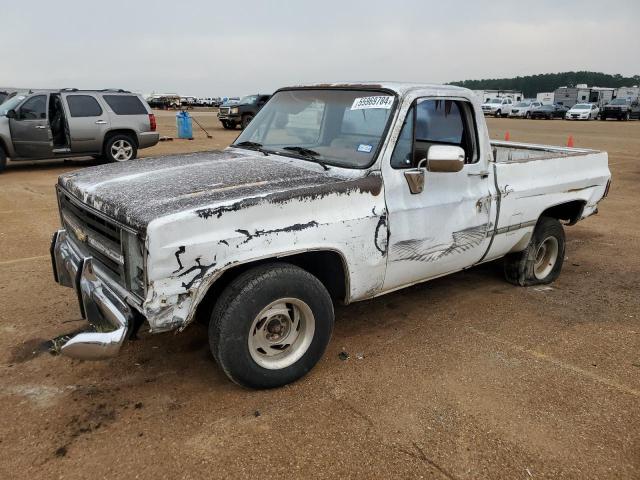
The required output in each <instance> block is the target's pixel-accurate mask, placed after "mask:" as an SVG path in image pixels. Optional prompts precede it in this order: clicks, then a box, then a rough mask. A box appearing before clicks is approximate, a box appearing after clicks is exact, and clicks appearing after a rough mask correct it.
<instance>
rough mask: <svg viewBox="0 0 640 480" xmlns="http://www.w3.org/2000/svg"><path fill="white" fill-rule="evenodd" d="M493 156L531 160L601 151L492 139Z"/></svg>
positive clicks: (509, 160) (503, 159)
mask: <svg viewBox="0 0 640 480" xmlns="http://www.w3.org/2000/svg"><path fill="white" fill-rule="evenodd" d="M491 149H492V151H493V158H494V160H495V161H496V162H497V163H512V162H528V161H531V160H547V159H558V158H561V157H573V156H581V155H587V154H593V153H600V152H598V151H597V150H589V149H586V148H573V147H556V146H551V145H538V144H534V143H518V142H506V141H492V142H491Z"/></svg>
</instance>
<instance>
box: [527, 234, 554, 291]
mask: <svg viewBox="0 0 640 480" xmlns="http://www.w3.org/2000/svg"><path fill="white" fill-rule="evenodd" d="M558 251H559V249H558V239H557V238H556V237H547V238H545V239H544V241H543V242H542V243H541V244H540V245H539V246H538V250H537V251H536V259H535V263H534V266H533V273H534V274H535V276H536V278H537V279H538V280H543V279H545V278H546V277H547V276H548V275H549V274H550V273H551V271H552V270H553V267H554V266H555V264H556V262H557V261H558Z"/></svg>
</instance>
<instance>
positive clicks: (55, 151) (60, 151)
mask: <svg viewBox="0 0 640 480" xmlns="http://www.w3.org/2000/svg"><path fill="white" fill-rule="evenodd" d="M52 152H53V153H71V149H70V148H54V149H53V150H52Z"/></svg>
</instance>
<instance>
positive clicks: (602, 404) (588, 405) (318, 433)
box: [0, 112, 640, 479]
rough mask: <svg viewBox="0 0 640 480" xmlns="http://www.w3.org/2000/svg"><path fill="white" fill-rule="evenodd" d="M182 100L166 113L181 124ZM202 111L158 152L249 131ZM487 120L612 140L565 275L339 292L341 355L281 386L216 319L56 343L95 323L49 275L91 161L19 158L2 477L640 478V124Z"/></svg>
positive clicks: (0, 229)
mask: <svg viewBox="0 0 640 480" xmlns="http://www.w3.org/2000/svg"><path fill="white" fill-rule="evenodd" d="M173 115H174V114H173V113H169V114H160V115H159V116H160V119H159V124H160V128H161V129H162V131H163V133H166V134H168V135H173V134H175V127H174V117H173ZM196 118H198V119H199V120H203V121H204V125H205V128H207V127H211V128H212V130H213V132H212V133H213V137H214V138H213V139H212V140H208V139H206V138H205V137H204V134H202V132H199V131H197V130H195V129H194V132H195V133H196V139H195V140H193V141H186V140H183V141H179V140H175V141H173V142H167V143H162V144H160V145H158V146H157V147H155V148H153V149H150V150H146V151H144V152H142V154H143V155H144V156H149V155H157V154H166V153H174V152H185V151H193V150H208V149H216V148H222V147H224V146H226V145H227V144H228V143H229V142H230V141H232V140H233V138H234V137H235V135H236V134H237V133H238V132H235V133H233V132H226V131H224V130H222V129H221V128H220V127H219V126H218V125H219V124H218V122H217V121H216V120H215V117H214V116H213V114H211V113H208V114H207V113H201V112H198V113H196ZM489 124H490V128H491V132H492V136H493V137H494V138H503V136H504V134H505V131H507V130H508V131H509V132H510V133H511V138H512V140H516V141H519V140H522V141H532V142H540V143H549V144H564V143H565V142H566V140H567V136H568V135H569V134H572V135H573V136H574V138H575V142H576V146H584V147H593V148H597V149H604V150H608V151H609V152H610V157H609V160H610V165H611V169H612V171H613V175H614V183H613V187H612V190H611V193H610V195H609V198H608V199H607V200H606V201H604V202H603V203H602V204H601V209H600V214H599V215H597V216H595V217H593V218H591V219H588V220H587V221H585V222H582V223H580V224H579V225H577V226H574V227H570V228H568V229H567V237H568V246H567V256H568V258H567V260H566V261H565V267H564V271H563V273H562V275H561V276H560V279H559V280H558V281H557V282H556V283H555V284H554V285H553V287H552V288H551V289H538V288H528V289H523V288H516V287H513V286H511V285H509V284H507V283H505V282H504V280H503V278H502V274H501V265H500V264H499V263H494V264H489V265H485V266H481V267H478V268H474V269H472V270H470V271H467V272H464V273H459V274H456V275H453V276H450V277H447V278H443V279H440V280H436V281H433V282H430V283H427V284H423V285H419V286H416V287H413V288H410V289H407V290H404V291H400V292H397V293H394V294H391V295H387V296H384V297H381V298H378V299H376V300H372V301H367V302H363V303H359V304H354V305H352V306H349V307H339V308H338V309H337V324H336V328H335V332H334V336H333V340H332V341H331V344H330V346H329V349H328V351H327V353H326V355H325V357H324V359H323V360H322V361H321V362H320V363H319V364H318V366H317V367H316V368H315V370H314V371H313V372H312V373H311V374H310V375H308V376H307V377H306V378H304V379H303V380H301V381H299V382H297V383H295V384H293V385H290V386H287V387H285V388H281V389H279V390H273V391H249V390H244V389H242V388H239V387H237V386H236V385H234V384H232V383H231V382H229V381H228V380H227V379H226V377H225V376H224V374H223V373H222V372H221V371H220V369H219V368H218V367H217V366H216V364H215V363H214V361H213V360H212V358H211V355H210V353H209V349H208V345H207V337H206V331H205V329H204V328H202V327H199V326H194V327H192V328H189V329H187V330H186V331H185V332H183V333H181V334H177V335H174V334H164V335H159V336H148V335H147V336H146V337H145V338H144V339H143V340H141V341H137V342H132V343H130V344H128V345H126V346H125V348H124V349H123V352H122V354H121V355H120V356H119V357H117V358H115V359H113V360H110V361H107V362H102V363H91V362H80V361H72V360H69V359H66V358H61V357H54V356H52V355H49V354H48V353H46V343H45V342H46V340H47V339H50V338H53V337H55V336H57V335H60V334H63V333H65V332H70V331H73V330H75V329H77V328H79V327H81V326H82V325H83V322H82V321H81V320H80V317H79V311H78V306H77V300H76V297H75V295H74V293H73V292H72V291H71V290H70V289H65V288H62V287H59V286H57V285H55V284H54V282H53V279H52V277H51V267H50V262H49V254H48V248H49V238H50V234H51V233H52V232H53V231H54V230H55V229H56V227H57V226H58V219H57V215H56V207H55V200H54V194H53V184H54V182H55V179H56V177H57V175H59V174H61V173H63V172H66V171H68V170H71V169H74V168H79V167H84V166H86V165H90V164H91V162H86V161H83V162H73V163H62V162H54V163H49V164H39V165H32V166H29V165H17V166H12V167H11V168H9V169H8V170H7V171H6V172H5V173H4V174H2V175H0V244H1V245H2V249H1V250H0V333H1V335H0V410H1V411H2V421H1V422H0V478H6V479H9V478H45V477H46V478H62V477H64V478H88V477H91V478H110V479H111V478H127V479H129V478H138V477H139V478H241V477H261V478H265V477H266V478H277V477H283V476H286V477H291V478H309V477H320V478H360V479H366V478H434V479H471V478H474V479H476V478H490V479H498V478H506V479H529V478H534V479H535V478H554V479H558V478H580V479H585V478H594V479H604V478H629V479H630V478H640V324H639V319H640V296H639V295H638V283H639V282H640V254H639V253H638V252H640V223H639V222H638V215H637V213H636V212H638V211H640V196H639V195H638V191H639V190H638V184H639V183H640V122H627V123H621V122H606V123H604V122H589V123H570V122H565V121H526V120H520V121H517V120H506V119H497V120H494V119H490V120H489ZM196 128H197V127H196ZM132 194H135V192H132ZM343 350H344V351H346V352H348V353H349V354H350V357H349V358H348V359H347V360H341V359H340V357H339V355H338V354H339V353H340V352H341V351H343Z"/></svg>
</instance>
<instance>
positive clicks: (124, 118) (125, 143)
mask: <svg viewBox="0 0 640 480" xmlns="http://www.w3.org/2000/svg"><path fill="white" fill-rule="evenodd" d="M156 130H157V128H156V117H155V115H154V114H153V113H151V109H150V108H149V105H148V104H147V103H146V102H145V100H144V99H143V98H142V97H141V96H140V95H137V94H134V93H130V92H127V91H125V90H77V89H65V90H55V91H36V92H28V93H18V94H17V95H15V96H14V97H12V98H10V99H8V100H6V101H5V102H4V103H3V104H2V105H0V171H2V170H3V169H4V167H5V165H6V163H7V157H9V158H10V159H11V160H12V161H13V160H38V159H50V158H63V157H64V158H66V157H78V156H94V157H96V158H98V157H104V158H105V159H106V160H108V161H111V162H121V161H125V160H131V159H134V158H136V155H137V152H138V149H140V148H148V147H152V146H153V145H155V144H156V143H158V140H159V134H158V132H157V131H156Z"/></svg>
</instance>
